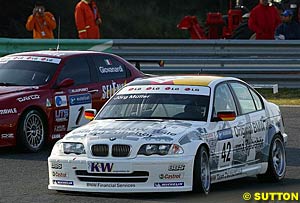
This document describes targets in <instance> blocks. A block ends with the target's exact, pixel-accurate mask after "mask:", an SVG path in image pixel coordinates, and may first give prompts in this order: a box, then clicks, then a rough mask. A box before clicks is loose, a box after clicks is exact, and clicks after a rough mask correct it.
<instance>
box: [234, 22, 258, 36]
mask: <svg viewBox="0 0 300 203" xmlns="http://www.w3.org/2000/svg"><path fill="white" fill-rule="evenodd" d="M253 34H254V32H253V31H252V30H250V29H249V27H248V19H244V20H243V21H242V22H241V24H240V25H239V26H238V27H237V28H236V29H235V30H234V31H233V33H232V39H251V36H252V35H253Z"/></svg>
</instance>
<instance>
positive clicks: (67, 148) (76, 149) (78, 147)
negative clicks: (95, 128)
mask: <svg viewBox="0 0 300 203" xmlns="http://www.w3.org/2000/svg"><path fill="white" fill-rule="evenodd" d="M62 144H63V152H64V153H65V154H77V155H79V154H85V149H84V146H83V144H82V143H78V142H63V143H62Z"/></svg>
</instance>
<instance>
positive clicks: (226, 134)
mask: <svg viewBox="0 0 300 203" xmlns="http://www.w3.org/2000/svg"><path fill="white" fill-rule="evenodd" d="M217 133H218V140H227V139H230V138H233V134H232V130H231V128H228V129H225V130H219V131H218V132H217Z"/></svg>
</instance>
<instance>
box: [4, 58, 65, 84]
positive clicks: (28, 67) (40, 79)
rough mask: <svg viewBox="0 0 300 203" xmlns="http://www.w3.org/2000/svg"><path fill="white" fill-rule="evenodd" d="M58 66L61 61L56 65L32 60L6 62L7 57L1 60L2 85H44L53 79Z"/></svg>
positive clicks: (8, 60)
mask: <svg viewBox="0 0 300 203" xmlns="http://www.w3.org/2000/svg"><path fill="white" fill-rule="evenodd" d="M37 58H42V57H37ZM42 59H43V58H42ZM57 60H60V59H57ZM58 64H59V61H57V63H56V62H42V61H32V60H24V61H23V60H10V59H7V60H6V57H3V58H1V60H0V84H2V85H15V86H36V85H44V84H46V83H48V82H49V81H50V80H51V79H52V77H53V75H54V73H55V72H56V70H57V67H58Z"/></svg>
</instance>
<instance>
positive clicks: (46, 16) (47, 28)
mask: <svg viewBox="0 0 300 203" xmlns="http://www.w3.org/2000/svg"><path fill="white" fill-rule="evenodd" d="M55 28H56V21H55V18H54V16H53V14H52V13H50V12H45V6H44V5H43V3H41V2H36V4H35V7H34V9H33V11H32V15H30V16H29V17H28V20H27V23H26V29H27V30H28V31H33V38H34V39H53V38H54V35H53V30H54V29H55Z"/></svg>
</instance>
